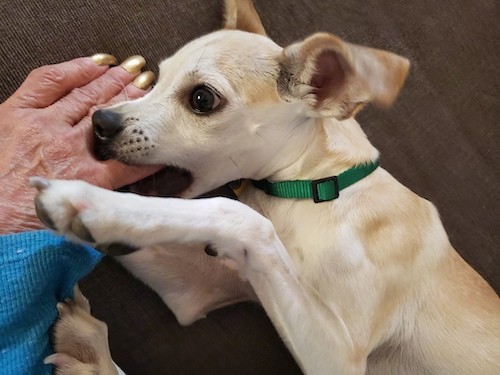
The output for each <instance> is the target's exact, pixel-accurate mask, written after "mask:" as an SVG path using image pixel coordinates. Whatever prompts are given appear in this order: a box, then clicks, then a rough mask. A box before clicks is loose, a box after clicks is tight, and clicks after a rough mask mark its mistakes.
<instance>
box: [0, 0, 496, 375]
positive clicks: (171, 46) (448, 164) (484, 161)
mask: <svg viewBox="0 0 500 375" xmlns="http://www.w3.org/2000/svg"><path fill="white" fill-rule="evenodd" d="M220 5H221V1H218V0H183V1H181V0H179V1H174V0H150V1H144V2H138V1H132V0H122V1H119V2H118V1H103V0H94V1H82V0H65V1H61V0H40V1H22V2H21V1H18V2H10V1H2V2H0V12H1V14H2V23H1V25H0V32H1V35H2V43H1V44H0V56H1V57H0V59H1V62H2V64H0V74H1V77H2V79H1V80H0V96H1V98H2V100H3V99H5V98H6V97H7V96H8V95H9V94H10V93H12V91H13V90H14V89H15V88H16V87H17V86H18V85H19V84H20V83H21V81H22V80H23V78H24V76H25V75H26V74H27V73H28V72H29V71H30V70H31V69H33V68H34V67H36V66H39V65H42V64H47V63H54V62H59V61H62V60H65V59H70V58H73V57H76V56H81V55H91V54H93V53H95V52H110V53H113V54H115V55H116V56H117V57H118V58H120V59H124V58H126V57H127V56H129V55H132V54H137V53H140V54H143V55H144V56H145V57H146V58H147V59H148V62H149V64H148V68H150V69H153V70H156V63H157V62H159V61H160V60H161V59H163V58H164V57H166V56H168V55H169V54H171V53H173V52H174V51H175V50H176V49H178V48H179V47H180V46H182V45H183V44H184V43H186V42H187V41H189V40H190V39H193V38H195V37H197V36H199V35H200V34H203V33H207V32H209V31H212V30H215V29H217V28H218V27H219V25H220V23H221V12H220ZM256 6H257V8H258V10H259V11H260V13H261V16H262V19H263V22H264V25H265V26H266V28H267V30H268V32H269V35H270V36H271V37H272V38H273V39H274V40H276V41H277V42H278V43H280V44H283V45H285V44H287V43H290V42H292V41H295V40H297V39H301V38H303V37H304V36H306V35H308V34H310V33H313V32H315V31H329V32H333V33H336V34H338V35H340V36H341V37H344V38H346V39H347V40H348V41H350V42H354V43H360V44H366V45H369V46H373V47H378V48H385V49H388V50H391V51H394V52H396V53H400V54H402V55H404V56H407V57H409V58H410V60H411V61H412V64H413V65H412V68H411V74H410V77H409V79H408V81H407V84H406V87H405V88H404V89H403V93H402V95H401V97H400V99H399V100H398V101H397V102H396V104H395V106H394V107H393V108H392V109H390V110H388V111H382V110H378V109H374V108H368V109H367V110H365V111H364V112H362V113H361V114H360V115H359V116H358V117H359V120H360V122H361V124H362V125H364V129H365V130H366V132H367V133H368V135H369V137H370V138H371V140H372V141H373V143H374V144H375V145H376V146H377V147H378V148H379V149H380V151H381V153H382V164H383V166H384V167H385V168H386V169H388V170H389V171H390V172H391V173H393V174H394V175H395V177H397V178H398V179H400V180H401V181H402V182H403V183H404V184H406V185H407V186H408V187H410V188H411V189H413V190H414V191H416V192H417V193H419V194H420V195H422V196H424V197H426V198H428V199H430V200H431V201H433V202H434V203H435V204H436V205H437V207H438V209H439V210H440V213H441V216H442V218H443V221H444V224H445V227H446V229H447V231H448V233H449V235H450V239H451V242H452V243H453V245H454V246H455V247H456V249H457V250H458V251H459V253H460V254H461V255H462V256H463V257H464V258H465V259H466V260H467V261H468V262H469V263H470V264H472V265H473V266H474V267H475V268H476V269H477V270H478V271H479V272H480V273H481V274H482V275H483V276H484V277H485V278H486V279H487V280H488V281H489V282H490V283H491V284H492V285H493V286H494V287H495V288H496V290H497V291H498V290H500V273H499V272H498V266H499V259H498V254H499V250H498V249H499V242H500V241H499V235H498V228H499V222H498V213H499V212H500V199H499V197H500V188H499V186H500V175H499V173H498V165H500V155H499V149H500V148H499V141H500V137H499V131H498V126H497V125H496V123H495V122H496V121H497V120H498V118H500V116H499V115H500V106H499V105H498V103H499V101H500V100H499V99H500V98H499V96H500V95H499V87H500V82H499V78H498V77H499V75H498V74H497V69H498V65H499V62H500V61H499V56H500V48H499V45H498V35H499V27H498V19H497V17H496V14H497V12H496V11H495V6H496V5H495V2H493V1H482V2H472V1H469V2H465V1H463V2H454V3H453V4H451V3H450V4H448V3H446V4H445V3H444V2H442V3H441V2H436V1H433V0H418V1H415V2H412V3H410V2H395V1H392V0H380V1H376V2H375V1H364V0H331V1H324V0H308V1H304V0H303V1H299V0H274V1H266V0H257V1H256ZM82 286H83V290H84V293H85V294H87V295H88V296H89V297H90V299H91V302H92V307H93V311H94V313H95V315H96V316H98V317H99V318H101V319H103V320H105V321H106V322H107V323H108V325H109V335H110V341H111V347H112V352H113V355H114V357H115V359H116V361H117V362H118V363H119V364H120V365H121V366H122V367H123V368H124V369H125V370H126V371H127V372H128V373H129V374H163V373H165V374H166V373H170V374H172V373H175V374H178V373H179V374H201V373H203V374H211V373H214V374H215V373H217V374H224V373H227V374H234V373H238V374H242V373H248V374H256V373H258V374H293V373H298V372H299V370H298V368H297V367H296V365H295V364H294V362H293V360H292V358H291V356H290V355H289V354H288V352H287V351H286V349H285V348H284V346H283V345H282V343H281V342H280V340H279V338H278V336H277V335H276V333H275V331H274V330H273V328H272V326H271V324H270V323H269V321H268V320H267V318H266V317H265V314H264V313H263V312H262V310H261V309H260V308H259V307H258V306H255V305H252V304H240V305H237V306H234V307H230V308H226V309H222V310H220V311H217V312H214V313H212V314H210V315H209V317H208V318H207V319H205V320H202V321H200V322H198V323H196V324H194V325H193V326H191V327H180V326H179V325H178V324H177V323H176V322H175V320H174V318H173V315H172V314H171V313H170V312H169V311H168V309H167V308H166V307H165V306H164V305H163V304H162V302H161V300H160V299H159V298H158V297H157V296H156V295H155V294H154V293H153V292H151V291H150V290H149V289H147V288H146V287H145V286H144V285H142V284H141V283H140V282H138V281H137V280H135V279H133V278H132V277H131V276H130V275H128V274H127V273H125V271H123V270H122V269H121V268H120V267H119V266H118V265H116V264H115V263H114V262H112V261H111V260H109V259H108V260H105V261H104V262H103V263H102V264H101V265H99V266H98V267H97V268H96V270H95V271H94V272H93V273H92V274H91V275H90V276H89V277H88V278H87V279H86V280H85V281H84V282H83V283H82Z"/></svg>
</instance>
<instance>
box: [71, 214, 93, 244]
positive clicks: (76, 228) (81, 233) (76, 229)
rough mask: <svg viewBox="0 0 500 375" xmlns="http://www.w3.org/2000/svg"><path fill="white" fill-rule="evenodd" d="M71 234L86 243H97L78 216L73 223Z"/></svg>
mask: <svg viewBox="0 0 500 375" xmlns="http://www.w3.org/2000/svg"><path fill="white" fill-rule="evenodd" d="M71 232H73V234H75V235H76V236H77V237H78V238H80V239H82V240H84V241H86V242H95V240H94V237H92V234H91V233H90V231H89V230H88V229H87V227H86V226H85V225H84V224H83V222H82V220H81V219H80V218H79V217H78V216H77V217H75V218H74V219H73V220H72V221H71Z"/></svg>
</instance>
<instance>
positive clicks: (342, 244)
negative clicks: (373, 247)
mask: <svg viewBox="0 0 500 375" xmlns="http://www.w3.org/2000/svg"><path fill="white" fill-rule="evenodd" d="M240 199H241V200H242V201H243V202H245V203H246V204H248V205H249V206H251V207H252V208H254V209H255V210H257V211H258V212H260V213H261V214H263V215H264V216H266V217H267V218H268V219H269V220H271V222H272V223H273V225H274V228H275V230H276V233H277V234H278V237H279V238H280V239H281V241H282V242H283V244H284V245H285V247H286V249H287V251H288V253H289V254H290V256H291V257H292V259H293V260H294V263H295V264H296V265H297V266H298V268H299V272H300V274H301V276H304V277H307V278H308V279H309V280H310V281H311V282H314V281H313V279H316V278H317V277H318V276H319V277H323V276H325V277H329V276H333V275H335V276H336V278H337V277H341V276H342V275H343V274H349V273H350V272H352V271H353V270H354V269H357V268H359V267H363V266H366V263H367V259H366V256H365V249H364V246H363V244H362V242H361V241H360V240H359V237H358V236H357V233H355V230H353V229H352V228H351V227H350V226H349V225H348V223H346V221H345V220H343V219H341V218H340V217H339V215H336V214H335V213H332V207H331V206H329V203H324V204H322V206H320V205H318V204H315V203H314V202H313V201H311V202H308V201H307V202H306V201H292V200H283V199H280V198H273V197H269V196H267V195H265V194H263V193H261V192H260V191H255V190H249V191H248V192H246V193H245V195H244V196H242V197H240ZM340 216H341V215H340Z"/></svg>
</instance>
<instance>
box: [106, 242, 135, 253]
mask: <svg viewBox="0 0 500 375" xmlns="http://www.w3.org/2000/svg"><path fill="white" fill-rule="evenodd" d="M96 249H97V250H99V251H100V252H101V253H104V254H107V255H110V256H120V255H127V254H130V253H133V252H136V251H137V250H139V248H138V247H135V246H130V245H127V244H124V243H118V242H115V243H109V244H100V245H97V246H96Z"/></svg>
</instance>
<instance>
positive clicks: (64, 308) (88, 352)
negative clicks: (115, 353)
mask: <svg viewBox="0 0 500 375" xmlns="http://www.w3.org/2000/svg"><path fill="white" fill-rule="evenodd" d="M57 310H58V311H59V319H58V321H57V322H56V323H55V325H54V329H53V337H54V349H55V353H54V354H52V355H50V356H48V357H47V358H45V361H44V362H45V363H46V364H52V365H54V366H55V367H56V370H55V373H56V374H57V375H65V374H68V375H69V374H102V375H120V374H124V373H123V371H121V370H120V369H119V368H118V366H116V364H115V363H114V362H113V360H112V359H111V354H110V352H109V344H108V327H107V326H106V324H105V323H104V322H101V321H100V320H97V319H96V318H94V317H93V316H92V315H90V305H89V303H88V301H87V299H86V298H85V297H84V296H83V295H82V294H81V292H80V290H79V288H78V287H75V291H74V299H73V300H71V299H67V300H66V301H65V302H60V303H58V304H57Z"/></svg>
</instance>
